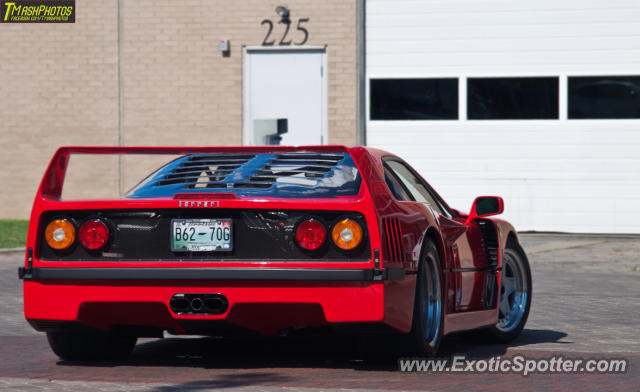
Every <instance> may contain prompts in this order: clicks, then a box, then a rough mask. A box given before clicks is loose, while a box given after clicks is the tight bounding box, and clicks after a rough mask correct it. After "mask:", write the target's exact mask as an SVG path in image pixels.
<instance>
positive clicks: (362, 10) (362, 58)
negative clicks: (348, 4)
mask: <svg viewBox="0 0 640 392" xmlns="http://www.w3.org/2000/svg"><path fill="white" fill-rule="evenodd" d="M356 1H357V5H356V8H357V10H356V13H357V15H356V20H357V21H356V52H357V53H356V63H357V65H356V72H357V89H358V93H357V94H358V96H357V110H356V111H357V114H356V116H357V118H356V124H357V125H356V128H357V133H356V143H357V144H358V145H360V146H365V145H366V144H367V118H366V115H367V105H366V102H367V96H366V94H367V75H366V72H367V68H366V59H367V58H366V55H367V46H366V42H367V41H366V29H365V22H366V0H356Z"/></svg>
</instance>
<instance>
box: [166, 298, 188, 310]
mask: <svg viewBox="0 0 640 392" xmlns="http://www.w3.org/2000/svg"><path fill="white" fill-rule="evenodd" d="M169 304H170V305H171V308H172V309H174V310H182V311H184V310H187V309H189V301H188V300H187V299H186V298H180V297H175V296H174V297H173V298H171V301H170V302H169Z"/></svg>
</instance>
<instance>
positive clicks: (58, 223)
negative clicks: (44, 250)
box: [44, 219, 76, 250]
mask: <svg viewBox="0 0 640 392" xmlns="http://www.w3.org/2000/svg"><path fill="white" fill-rule="evenodd" d="M44 238H45V241H46V242H47V245H49V246H50V247H51V248H52V249H55V250H63V249H67V248H68V247H70V246H71V245H73V243H74V241H75V240H76V228H75V227H73V224H72V223H71V222H69V221H68V220H67V219H56V220H53V221H51V222H50V223H49V224H48V225H47V228H46V229H45V230H44Z"/></svg>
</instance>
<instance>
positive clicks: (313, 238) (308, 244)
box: [296, 219, 327, 250]
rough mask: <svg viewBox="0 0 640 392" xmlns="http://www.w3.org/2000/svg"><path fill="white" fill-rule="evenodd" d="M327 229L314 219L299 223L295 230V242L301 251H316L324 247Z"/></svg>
mask: <svg viewBox="0 0 640 392" xmlns="http://www.w3.org/2000/svg"><path fill="white" fill-rule="evenodd" d="M326 239H327V229H325V227H324V225H323V224H322V223H320V222H318V221H317V220H315V219H309V220H306V221H303V222H301V223H300V224H299V225H298V227H297V228H296V241H297V242H298V245H300V247H301V248H302V249H305V250H316V249H318V248H320V247H321V246H322V245H324V242H325V240H326Z"/></svg>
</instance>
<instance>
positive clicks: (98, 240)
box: [78, 219, 110, 250]
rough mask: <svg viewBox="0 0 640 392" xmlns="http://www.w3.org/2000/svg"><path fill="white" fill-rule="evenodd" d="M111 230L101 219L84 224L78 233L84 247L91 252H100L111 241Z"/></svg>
mask: <svg viewBox="0 0 640 392" xmlns="http://www.w3.org/2000/svg"><path fill="white" fill-rule="evenodd" d="M109 235H110V232H109V228H108V227H107V225H106V224H105V223H104V222H103V221H101V220H100V219H93V220H88V221H86V222H84V224H83V225H82V226H81V227H80V231H79V232H78V238H79V239H80V243H81V244H82V246H84V247H85V248H87V249H89V250H98V249H100V248H102V247H104V246H105V245H106V244H107V242H108V241H109Z"/></svg>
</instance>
